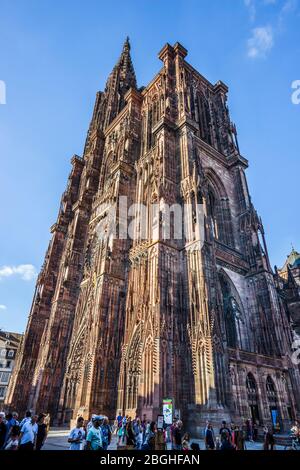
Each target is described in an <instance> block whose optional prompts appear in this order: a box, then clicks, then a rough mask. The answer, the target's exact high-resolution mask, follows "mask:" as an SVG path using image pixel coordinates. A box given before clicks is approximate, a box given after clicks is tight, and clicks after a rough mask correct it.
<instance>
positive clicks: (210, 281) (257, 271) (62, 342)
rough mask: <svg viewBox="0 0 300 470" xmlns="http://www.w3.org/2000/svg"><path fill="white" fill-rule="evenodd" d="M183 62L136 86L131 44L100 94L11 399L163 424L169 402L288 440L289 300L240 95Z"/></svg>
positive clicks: (170, 54) (297, 380)
mask: <svg viewBox="0 0 300 470" xmlns="http://www.w3.org/2000/svg"><path fill="white" fill-rule="evenodd" d="M186 56H187V50H186V49H185V48H184V47H183V46H182V45H181V44H179V43H176V44H175V45H174V46H171V45H170V44H166V45H165V46H164V47H163V48H162V50H161V51H160V53H159V59H160V60H161V69H160V71H159V72H158V73H157V74H156V75H155V76H154V78H153V80H152V81H151V82H150V83H149V84H148V85H147V86H145V87H138V86H137V82H136V76H135V71H134V67H133V64H132V60H131V57H130V45H129V41H128V40H126V42H125V44H124V47H123V50H122V54H121V56H120V59H119V60H118V62H117V64H116V65H115V67H114V69H113V70H112V72H111V74H110V76H109V78H108V80H107V83H106V87H105V89H104V91H102V92H98V93H97V95H96V101H95V106H94V112H93V116H92V120H91V123H90V126H89V130H88V134H87V139H86V144H85V148H84V151H83V155H82V156H77V155H74V156H73V157H72V159H71V164H72V168H71V172H70V176H69V179H68V182H67V187H66V190H65V192H64V193H63V196H62V200H61V204H60V208H59V213H58V218H57V221H56V223H55V224H54V225H53V226H52V227H51V233H52V238H51V241H50V244H49V247H48V250H47V253H46V256H45V261H44V264H43V267H42V270H41V272H40V275H39V277H38V280H37V284H36V290H35V293H34V298H33V304H32V309H31V312H30V315H29V320H28V325H27V329H26V333H25V338H24V342H23V344H22V349H21V351H20V354H19V356H18V360H17V365H16V368H15V372H14V377H13V380H12V381H11V386H10V390H9V393H8V394H7V398H6V400H7V403H8V404H9V405H10V406H11V407H14V408H15V409H17V410H18V411H20V412H21V411H25V409H26V408H32V409H35V410H36V411H45V412H49V413H50V414H51V416H52V420H53V421H54V422H56V423H61V424H65V423H69V422H70V420H72V419H74V418H76V416H77V415H78V414H81V415H83V416H84V417H85V418H88V417H89V416H90V415H91V413H95V412H96V413H104V414H106V415H108V416H109V417H111V418H113V417H114V416H115V415H116V413H118V412H119V411H120V412H122V413H125V414H128V415H131V416H133V417H134V416H135V415H136V414H138V415H146V416H147V417H148V419H156V416H157V414H159V413H161V411H162V402H163V399H164V398H172V400H173V404H174V408H176V410H177V411H178V413H180V415H181V417H182V418H183V420H184V422H185V425H186V426H187V427H189V428H190V429H191V430H197V431H198V432H199V431H200V430H202V428H203V424H204V422H205V420H206V419H211V420H212V421H213V422H214V423H218V424H219V423H220V421H221V420H222V419H224V418H225V419H227V420H230V419H232V420H234V421H235V422H241V421H243V420H245V419H247V418H252V419H253V420H254V421H255V422H256V423H257V424H258V425H263V424H269V425H271V424H273V426H276V427H278V428H281V429H284V428H288V427H289V426H290V423H291V420H293V419H294V418H295V417H296V416H299V412H300V408H299V407H300V397H299V392H300V377H299V368H298V365H297V364H294V363H293V361H292V357H291V354H292V343H293V340H294V334H295V333H294V330H293V322H292V319H291V313H290V311H289V309H290V308H291V305H292V303H291V302H289V301H288V299H287V297H286V296H284V295H283V293H282V288H283V286H282V285H281V284H280V282H279V281H278V279H277V280H276V276H275V277H274V272H273V270H272V268H271V266H270V261H269V256H268V250H267V245H266V240H265V233H264V227H263V223H262V220H261V218H260V217H259V216H258V214H257V212H256V210H255V208H254V206H253V203H252V201H251V197H250V194H249V189H248V185H247V179H246V169H247V167H248V161H247V160H246V158H245V157H244V156H242V155H241V153H240V149H239V145H238V140H237V131H236V127H235V125H234V124H233V123H232V121H231V118H230V114H229V109H228V104H227V93H228V88H227V86H226V85H225V84H224V83H223V82H221V81H218V82H217V83H215V84H212V83H211V82H209V81H208V80H207V79H206V78H205V77H203V76H202V75H201V74H200V73H199V72H198V71H197V70H195V68H194V67H193V66H192V65H191V64H189V63H188V62H187V60H186ZM253 138H257V136H253ZM124 201H126V207H127V208H129V209H128V211H127V212H126V211H125V213H126V216H125V219H124V215H123V216H122V214H123V213H124V207H123V204H125V203H124ZM132 204H136V206H132ZM141 206H143V207H144V208H145V212H143V211H142V210H141V209H140V207H141ZM136 207H137V208H136ZM153 207H156V208H157V207H158V208H159V210H158V213H155V214H156V215H155V214H154V217H152V216H150V215H149V214H151V213H152V212H151V211H152V209H153ZM167 208H169V209H170V218H169V222H168V223H167V222H166V212H167V211H168V209H167ZM199 208H200V209H199ZM112 209H113V210H115V212H114V214H113V215H111V214H112V211H111V210H112ZM177 211H178V212H177ZM142 212H143V213H142ZM182 213H184V218H183V219H182V220H181V219H180V217H181V215H182ZM178 221H179V222H178ZM183 226H184V235H182V233H181V235H180V234H179V233H178V232H180V228H182V227H183ZM129 227H130V229H131V234H133V235H132V236H124V230H125V232H126V230H127V228H129ZM114 229H116V230H117V235H116V234H115V233H114ZM168 231H169V234H167V235H168V236H166V232H168ZM126 233H127V232H126ZM120 234H122V235H120ZM293 308H294V309H296V311H298V312H299V304H297V303H294V304H293Z"/></svg>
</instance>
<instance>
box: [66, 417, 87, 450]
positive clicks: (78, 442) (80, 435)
mask: <svg viewBox="0 0 300 470" xmlns="http://www.w3.org/2000/svg"><path fill="white" fill-rule="evenodd" d="M83 423H84V419H83V418H82V416H79V418H77V423H76V428H73V429H72V431H71V432H70V435H69V439H68V442H70V450H83V441H84V439H85V434H86V433H85V429H84V427H83Z"/></svg>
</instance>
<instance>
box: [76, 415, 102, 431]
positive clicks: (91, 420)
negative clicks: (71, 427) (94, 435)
mask: <svg viewBox="0 0 300 470" xmlns="http://www.w3.org/2000/svg"><path fill="white" fill-rule="evenodd" d="M96 416H97V415H95V414H92V416H91V419H90V421H89V422H88V423H87V426H86V432H87V434H88V432H89V430H90V429H91V427H92V426H93V420H94V419H95V418H96ZM77 418H79V416H77Z"/></svg>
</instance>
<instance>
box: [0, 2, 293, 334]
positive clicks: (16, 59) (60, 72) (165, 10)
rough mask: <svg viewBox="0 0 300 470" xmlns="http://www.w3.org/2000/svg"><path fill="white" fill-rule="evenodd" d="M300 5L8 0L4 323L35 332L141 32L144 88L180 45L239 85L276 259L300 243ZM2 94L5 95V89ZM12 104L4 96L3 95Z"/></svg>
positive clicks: (0, 69) (1, 20)
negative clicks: (100, 95)
mask: <svg viewBox="0 0 300 470" xmlns="http://www.w3.org/2000/svg"><path fill="white" fill-rule="evenodd" d="M299 3H300V1H297V0H201V1H199V0H198V1H194V0H184V1H183V0H182V1H179V0H172V1H169V0H164V1H158V0H152V1H130V0H127V1H126V2H124V1H118V0H116V1H111V2H107V1H100V0H99V1H93V0H85V1H76V0H72V1H66V0H62V1H60V2H53V1H49V0H43V1H32V0H23V1H18V0H14V1H13V2H12V1H11V0H1V1H0V11H1V15H0V57H1V60H0V80H1V81H2V83H3V82H4V83H5V85H6V104H0V129H1V133H0V157H1V172H0V209H1V230H0V327H1V328H3V329H8V330H11V331H19V332H22V331H24V330H25V327H26V321H27V316H28V313H29V310H30V305H31V301H32V296H33V292H34V285H35V274H36V272H38V271H39V269H40V267H41V264H42V262H43V257H44V254H45V250H46V248H47V245H48V241H49V239H50V232H49V227H50V226H51V225H52V223H54V222H55V220H56V215H57V210H58V207H59V201H60V196H61V193H62V192H63V191H64V188H65V185H66V180H67V176H68V173H69V170H70V163H69V162H70V158H71V156H72V155H73V154H74V153H77V154H79V155H80V154H81V153H82V149H83V145H84V140H85V135H86V131H87V127H88V123H89V120H90V116H91V112H92V108H93V103H94V98H95V93H96V91H97V90H101V89H103V87H104V84H105V81H106V78H107V76H108V74H109V73H110V71H111V69H112V67H113V66H114V64H115V62H116V60H117V58H118V56H119V54H120V51H121V47H122V44H123V42H124V39H125V37H126V36H127V35H129V36H130V40H131V45H132V57H133V61H134V66H135V70H136V74H137V79H138V84H139V86H141V85H146V84H147V83H148V82H149V81H150V80H151V79H152V77H153V76H154V74H155V73H156V72H157V71H158V70H159V68H160V67H161V63H160V61H159V60H158V58H157V53H158V52H159V50H160V49H161V47H162V46H163V45H164V44H165V43H166V42H169V43H171V44H173V43H175V42H176V41H179V42H181V43H182V44H183V45H184V46H185V47H186V48H187V49H188V51H189V54H188V57H187V60H188V61H189V62H190V63H191V64H192V65H193V66H194V67H195V68H196V69H198V70H199V71H200V72H201V73H202V74H203V75H204V76H206V77H207V78H208V79H209V80H210V81H212V82H213V83H215V82H216V81H217V80H219V79H221V80H223V81H224V82H225V83H226V84H227V85H228V86H229V106H230V110H231V116H232V120H233V121H234V122H235V123H236V125H237V129H238V138H239V144H240V149H241V153H242V154H243V155H244V156H245V157H246V158H248V159H249V162H250V168H249V170H248V171H247V175H248V181H249V187H250V192H251V194H252V198H253V202H254V204H255V206H256V208H257V210H258V212H259V214H260V215H261V216H262V219H263V222H264V225H265V230H266V235H267V242H268V246H269V253H270V257H271V263H272V264H273V265H274V264H278V265H279V266H280V265H282V264H283V263H284V261H285V258H286V255H287V254H288V253H289V251H290V248H291V242H293V243H294V245H295V248H296V249H297V248H298V250H300V241H299V237H298V234H299V229H300V222H299V171H300V163H299V124H300V105H295V104H293V103H292V100H291V95H292V89H291V84H292V82H293V81H294V80H297V79H298V80H300V70H299V63H300V61H299V58H300V5H299ZM0 101H1V96H0ZM2 101H3V97H2Z"/></svg>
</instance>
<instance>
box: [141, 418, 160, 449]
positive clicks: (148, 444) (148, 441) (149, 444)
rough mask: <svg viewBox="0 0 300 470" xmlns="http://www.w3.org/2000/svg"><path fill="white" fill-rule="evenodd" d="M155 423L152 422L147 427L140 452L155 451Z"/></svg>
mask: <svg viewBox="0 0 300 470" xmlns="http://www.w3.org/2000/svg"><path fill="white" fill-rule="evenodd" d="M156 431H157V429H156V422H155V421H152V422H151V423H150V425H149V429H148V430H147V431H146V435H145V440H144V442H143V445H142V450H155V434H156Z"/></svg>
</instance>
